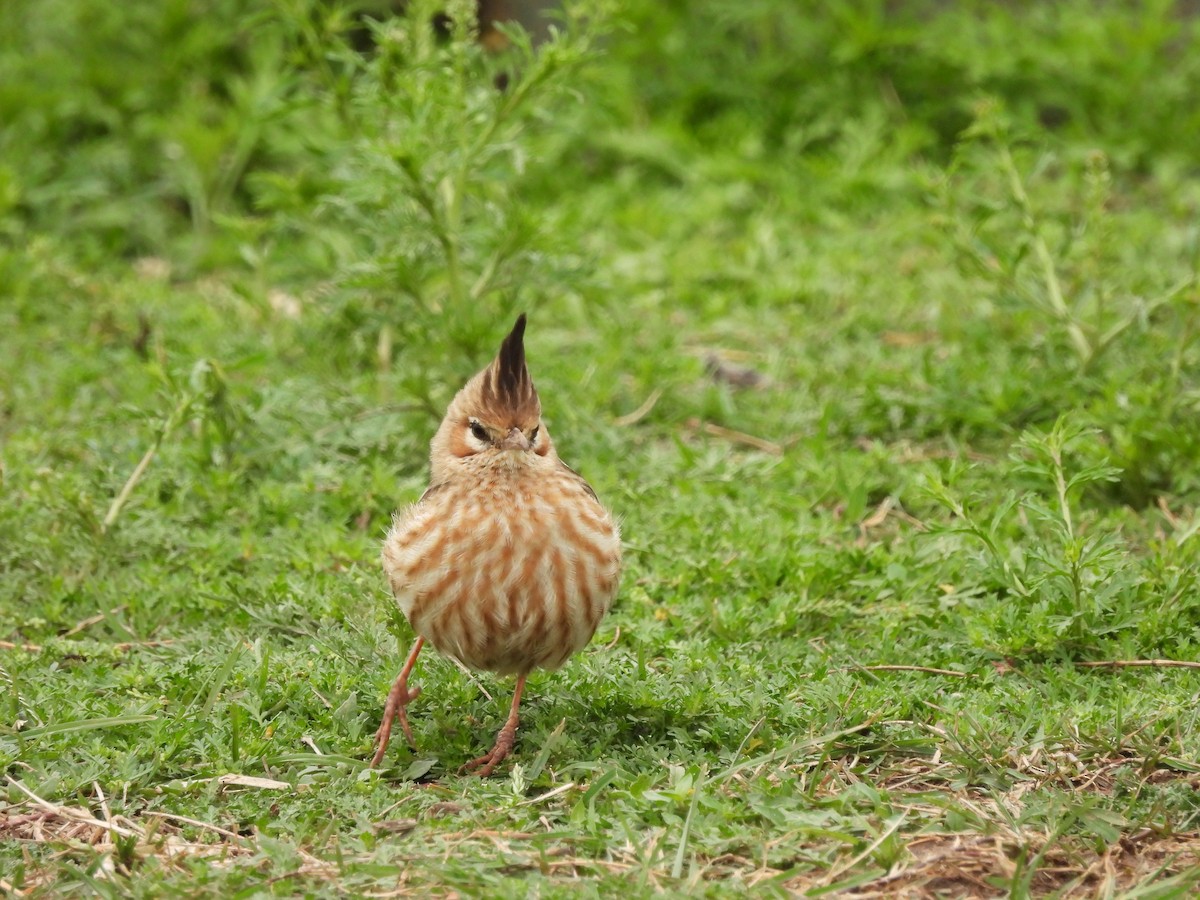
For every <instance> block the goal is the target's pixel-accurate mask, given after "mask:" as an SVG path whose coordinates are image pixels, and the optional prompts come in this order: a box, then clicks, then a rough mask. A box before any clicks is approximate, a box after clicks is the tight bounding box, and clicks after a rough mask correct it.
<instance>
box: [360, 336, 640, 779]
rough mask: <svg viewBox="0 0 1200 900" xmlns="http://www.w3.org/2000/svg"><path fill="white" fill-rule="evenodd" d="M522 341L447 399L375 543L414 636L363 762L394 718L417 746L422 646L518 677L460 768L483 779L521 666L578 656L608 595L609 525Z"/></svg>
mask: <svg viewBox="0 0 1200 900" xmlns="http://www.w3.org/2000/svg"><path fill="white" fill-rule="evenodd" d="M524 335H525V316H524V315H522V316H520V317H519V318H518V319H517V322H516V325H514V326H513V329H512V332H511V333H510V334H509V335H508V337H506V338H505V339H504V342H503V343H502V344H501V345H500V352H499V354H498V355H497V356H496V358H495V360H493V361H492V363H491V365H489V366H488V367H487V368H486V369H484V370H483V371H482V372H480V373H479V374H477V375H476V376H475V377H474V378H472V379H471V380H470V381H468V382H467V384H466V386H465V387H464V388H463V389H462V390H461V391H459V392H458V394H457V395H456V396H455V398H454V400H453V401H451V403H450V408H449V409H448V410H447V411H446V417H445V418H444V419H443V420H442V424H441V427H439V428H438V430H437V434H435V435H434V437H433V441H432V443H431V444H430V454H429V469H430V475H429V488H428V490H426V491H425V493H424V494H422V495H421V499H420V500H418V501H417V502H416V504H415V505H414V506H412V507H410V508H409V509H408V510H407V511H405V512H404V513H403V514H399V515H397V516H396V518H395V521H394V522H393V524H392V529H391V531H390V532H389V533H388V536H387V538H386V539H385V540H384V542H383V568H384V570H385V571H386V572H387V576H388V580H389V581H390V582H391V586H392V593H393V594H395V596H396V601H397V603H399V604H400V609H402V610H403V611H404V615H405V616H406V617H407V618H408V621H409V624H411V625H412V627H413V631H415V632H416V633H417V639H416V642H415V643H414V644H413V647H412V650H411V651H409V654H408V659H407V660H406V661H405V663H404V668H403V669H402V670H401V671H400V675H399V677H397V678H396V683H395V684H394V685H392V689H391V691H390V692H389V694H388V698H387V705H386V706H385V708H384V713H383V723H382V724H381V725H380V726H379V731H378V732H377V733H376V735H375V745H376V750H375V756H374V758H373V759H372V760H371V766H372V768H373V767H375V766H377V765H378V764H379V762H380V760H382V759H383V755H384V751H385V750H387V745H388V739H389V738H390V737H391V733H392V722H393V721H394V720H395V719H396V717H397V716H399V717H400V727H401V728H402V729H403V730H404V735H405V737H406V738H408V743H409V745H410V746H414V747H415V744H414V743H413V737H412V729H411V728H410V727H409V724H408V716H407V713H406V711H405V707H406V706H407V705H408V703H409V702H411V701H412V700H414V699H415V698H416V697H417V696H419V695H420V693H421V689H420V688H419V687H417V686H415V685H414V686H413V687H411V688H410V687H409V686H408V677H409V674H410V673H411V672H412V668H413V664H414V663H416V661H417V655H418V654H419V653H420V652H421V648H422V647H423V646H424V644H425V641H426V640H428V641H429V642H430V643H431V644H433V646H434V647H436V648H437V649H438V650H439V651H441V652H442V653H445V654H447V655H449V656H453V657H454V658H456V659H458V660H459V661H461V662H462V663H464V664H466V665H468V666H470V667H472V668H475V669H485V670H488V671H492V672H499V673H501V674H515V675H516V676H517V684H516V688H515V691H514V693H513V701H512V708H511V710H510V711H509V715H508V720H507V721H506V722H505V723H504V727H503V728H501V729H500V733H499V734H498V735H497V736H496V744H495V746H494V747H493V748H492V750H491V752H490V753H488V754H486V755H484V756H481V757H479V758H478V759H475V760H472V761H471V762H469V763H467V764H466V766H464V768H466V769H470V770H477V771H478V773H479V774H480V775H481V776H485V777H486V776H488V775H490V774H491V773H492V770H493V769H494V768H495V767H496V765H497V764H498V763H499V762H500V761H501V760H503V759H504V758H505V757H506V756H508V754H509V753H510V752H511V750H512V748H513V743H514V741H515V739H516V732H517V709H518V707H519V706H520V703H521V692H522V691H523V690H524V689H525V679H526V678H527V677H528V675H529V673H530V671H532V670H533V669H539V668H540V669H551V670H553V669H557V668H558V667H560V666H561V665H562V664H563V663H565V662H566V661H567V659H568V658H569V657H570V656H571V655H572V654H574V653H576V652H578V651H579V650H581V649H582V648H583V647H584V645H586V644H587V642H588V641H590V640H591V639H592V635H593V634H595V632H596V627H597V626H598V625H599V624H600V620H601V619H602V618H603V617H604V614H605V613H607V612H608V609H609V607H610V606H611V605H612V601H613V597H614V596H615V595H616V592H617V583H618V581H619V579H620V572H621V539H620V533H619V531H618V529H617V525H616V523H615V522H614V521H613V519H612V516H610V515H609V513H608V510H606V509H605V508H604V506H603V505H601V503H600V501H599V500H598V499H597V497H596V493H595V491H593V490H592V488H591V487H590V486H589V485H588V483H587V482H586V481H584V480H583V479H582V478H581V477H580V476H579V475H577V474H576V473H575V472H574V471H572V470H571V469H570V468H569V467H568V466H567V464H566V463H564V462H563V461H562V460H560V459H559V458H558V454H557V453H555V452H554V443H553V442H552V441H551V440H550V433H549V432H548V431H547V430H546V425H545V423H544V422H543V421H542V406H541V402H540V401H539V399H538V395H537V391H536V390H535V389H534V386H533V380H532V379H531V378H530V377H529V370H528V369H527V368H526V366H525V345H524V342H523V339H524Z"/></svg>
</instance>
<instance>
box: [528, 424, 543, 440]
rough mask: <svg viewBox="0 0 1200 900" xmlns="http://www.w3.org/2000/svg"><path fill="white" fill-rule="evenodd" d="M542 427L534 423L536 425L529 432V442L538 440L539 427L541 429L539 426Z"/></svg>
mask: <svg viewBox="0 0 1200 900" xmlns="http://www.w3.org/2000/svg"><path fill="white" fill-rule="evenodd" d="M541 427H542V426H541V425H534V426H533V431H531V432H529V443H531V444H532V443H533V442H534V441H536V440H537V436H538V429H539V428H541Z"/></svg>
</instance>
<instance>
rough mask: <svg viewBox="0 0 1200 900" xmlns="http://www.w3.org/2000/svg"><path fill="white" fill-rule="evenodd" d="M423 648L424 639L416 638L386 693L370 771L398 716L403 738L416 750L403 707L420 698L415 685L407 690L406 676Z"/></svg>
mask: <svg viewBox="0 0 1200 900" xmlns="http://www.w3.org/2000/svg"><path fill="white" fill-rule="evenodd" d="M423 646H425V638H423V637H419V636H418V637H417V641H416V643H415V644H413V646H412V649H411V650H409V651H408V659H406V660H405V661H404V668H403V669H401V670H400V674H399V675H397V676H396V683H395V684H393V685H392V689H391V690H390V691H388V697H387V703H386V704H384V707H383V722H382V723H380V725H379V730H378V731H377V732H375V756H374V757H373V758H372V759H371V768H372V769H373V768H375V767H376V766H377V765H379V763H380V761H381V760H382V759H383V754H384V751H385V750H387V745H388V741H389V740H390V739H391V737H392V722H393V721H395V718H396V716H397V715H399V716H400V728H401V730H403V731H404V736H405V737H406V738H407V739H408V746H410V747H412V748H413V749H414V750H416V749H417V745H416V742H414V741H413V736H412V729H411V728H410V727H409V726H408V713H407V712H406V711H405V707H406V706H408V704H409V703H411V702H412V701H413V700H416V699H417V698H418V697H420V696H421V689H420V687H418V686H417V685H415V684H414V685H413V686H412V689H411V690H409V687H408V675H409V673H410V672H412V667H413V665H415V664H416V661H417V655H418V654H419V653H420V652H421V648H422V647H423Z"/></svg>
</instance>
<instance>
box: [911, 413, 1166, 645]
mask: <svg viewBox="0 0 1200 900" xmlns="http://www.w3.org/2000/svg"><path fill="white" fill-rule="evenodd" d="M1096 437H1097V432H1096V431H1095V430H1093V429H1088V428H1084V427H1081V426H1079V425H1077V424H1075V423H1073V422H1072V421H1071V420H1070V419H1069V418H1066V417H1064V418H1060V419H1059V420H1058V421H1057V422H1056V423H1055V424H1054V426H1053V427H1052V428H1050V429H1049V431H1047V432H1040V431H1037V430H1031V431H1027V432H1025V433H1024V434H1023V435H1022V436H1021V438H1020V440H1019V441H1018V442H1017V444H1016V447H1015V449H1014V451H1013V455H1012V462H1013V465H1012V468H1011V473H1012V475H1013V476H1014V477H1017V478H1021V479H1024V480H1028V481H1029V482H1031V487H1030V489H1028V490H1025V491H1022V492H1019V493H1018V492H1009V493H1008V495H1007V497H1006V499H1005V500H1004V502H1002V503H1000V504H998V505H997V506H995V507H994V508H993V510H992V511H991V513H990V515H988V516H986V517H982V516H980V515H979V514H978V513H977V512H975V511H973V510H972V509H971V505H970V503H969V501H964V500H962V499H960V498H959V497H957V496H955V494H954V493H953V492H952V490H951V489H950V488H949V487H948V486H947V485H945V484H944V483H942V482H940V481H932V482H930V484H929V487H928V489H929V491H930V493H931V495H932V496H933V497H934V498H935V499H936V500H937V501H938V502H939V503H940V504H942V505H943V506H944V507H945V508H946V509H948V510H949V511H950V512H951V513H952V514H953V515H954V519H953V521H952V523H951V524H950V525H948V526H946V527H945V528H943V529H940V530H942V531H950V532H952V533H958V534H963V535H967V536H969V537H970V538H971V539H972V540H973V542H974V543H975V545H976V550H975V552H974V553H973V554H972V555H971V556H970V557H969V558H970V560H971V564H970V566H969V567H968V569H967V571H966V572H965V573H964V576H965V577H966V578H967V579H968V580H969V581H971V582H974V583H975V584H978V585H980V586H982V587H984V588H985V589H986V590H987V591H988V595H987V596H988V600H987V602H986V603H984V604H980V607H981V609H980V610H979V611H980V613H981V615H980V623H981V628H980V631H979V634H978V637H979V638H980V639H981V640H983V641H985V642H986V643H987V644H988V645H990V646H991V647H992V648H993V649H995V650H998V651H1000V652H1003V653H1005V654H1008V655H1017V656H1020V655H1026V654H1029V653H1038V654H1052V653H1056V652H1065V653H1068V654H1071V655H1074V654H1078V653H1081V652H1086V651H1087V650H1089V649H1090V648H1093V647H1095V646H1096V643H1097V641H1099V640H1101V639H1103V638H1104V637H1106V636H1108V635H1111V634H1113V633H1115V632H1119V631H1122V630H1124V629H1128V628H1132V627H1134V626H1135V625H1136V624H1137V622H1138V615H1137V608H1138V599H1139V591H1140V587H1141V585H1142V584H1143V583H1144V582H1145V580H1146V577H1145V575H1144V574H1143V573H1142V570H1141V567H1140V566H1139V565H1138V564H1137V563H1136V562H1135V561H1134V560H1133V559H1132V558H1131V557H1130V556H1129V555H1128V552H1127V546H1126V543H1125V541H1124V540H1122V539H1121V537H1120V536H1119V534H1116V533H1114V532H1113V531H1111V530H1109V529H1108V528H1107V527H1105V524H1104V523H1103V522H1102V521H1098V520H1097V519H1096V517H1095V516H1089V515H1087V514H1086V513H1084V512H1082V511H1081V510H1080V499H1081V495H1083V493H1084V492H1085V490H1086V489H1087V488H1088V487H1089V486H1091V485H1097V484H1103V483H1106V482H1111V481H1114V480H1116V479H1117V477H1118V476H1119V474H1120V471H1119V470H1118V469H1116V468H1115V467H1113V466H1112V465H1110V464H1109V463H1108V462H1107V461H1106V460H1104V459H1100V460H1099V461H1095V462H1078V461H1077V460H1076V459H1072V454H1073V453H1076V454H1077V453H1078V451H1080V450H1081V449H1083V450H1088V451H1090V452H1091V454H1092V455H1093V456H1095V455H1096V451H1097V450H1099V447H1098V446H1097V444H1096V440H1095V439H1096Z"/></svg>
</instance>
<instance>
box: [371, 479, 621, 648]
mask: <svg viewBox="0 0 1200 900" xmlns="http://www.w3.org/2000/svg"><path fill="white" fill-rule="evenodd" d="M539 481H540V483H536V484H522V483H516V482H506V481H505V480H503V479H498V480H496V481H495V482H492V483H490V484H481V485H474V486H472V487H468V486H466V485H461V486H460V485H455V486H450V487H447V488H442V489H439V490H437V491H434V492H433V493H432V494H431V495H430V496H429V497H427V499H426V500H424V501H423V502H421V503H419V504H417V505H416V506H414V507H412V508H411V509H410V510H408V512H407V513H405V514H403V515H401V516H398V517H397V519H396V521H395V523H394V524H393V527H392V529H391V531H390V532H389V534H388V536H387V538H386V539H385V541H384V546H383V564H384V568H385V570H386V572H387V575H388V578H389V580H390V582H391V587H392V591H393V593H394V594H395V596H396V600H397V602H398V603H399V605H400V608H401V609H402V610H403V612H404V614H405V616H406V617H407V618H408V620H409V622H410V623H411V624H412V626H413V628H414V630H416V631H417V632H418V633H419V634H421V635H424V636H425V637H426V638H428V639H429V640H430V641H431V642H432V643H433V644H434V645H435V646H436V647H438V649H439V650H442V651H444V652H446V653H449V654H451V655H453V656H455V657H457V658H458V659H460V660H462V662H464V663H466V664H467V665H470V666H474V667H476V668H480V669H490V670H495V671H500V672H520V671H528V670H530V669H532V668H539V667H542V668H557V667H558V666H560V665H562V663H563V662H565V661H566V659H567V658H568V657H569V656H570V655H571V654H572V653H574V652H576V651H577V650H579V649H581V648H582V647H583V646H584V645H585V644H586V643H587V642H588V641H589V640H590V639H591V637H592V635H593V634H594V632H595V630H596V627H597V626H598V625H599V623H600V620H601V619H602V618H603V616H604V615H605V613H606V612H607V611H608V609H609V607H610V606H611V604H612V600H613V597H614V595H615V594H616V590H617V583H618V579H619V576H620V562H621V549H620V536H619V533H618V529H617V526H616V524H615V523H614V522H613V520H612V517H611V516H610V515H609V514H608V512H607V511H606V510H605V509H604V507H603V506H602V505H601V504H600V503H599V502H598V501H597V500H596V499H595V498H594V496H593V495H592V494H591V493H590V491H588V490H587V489H586V488H585V487H584V486H583V482H582V481H581V480H579V479H578V478H577V477H575V476H571V477H562V478H559V477H553V476H548V477H546V478H542V479H539Z"/></svg>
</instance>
